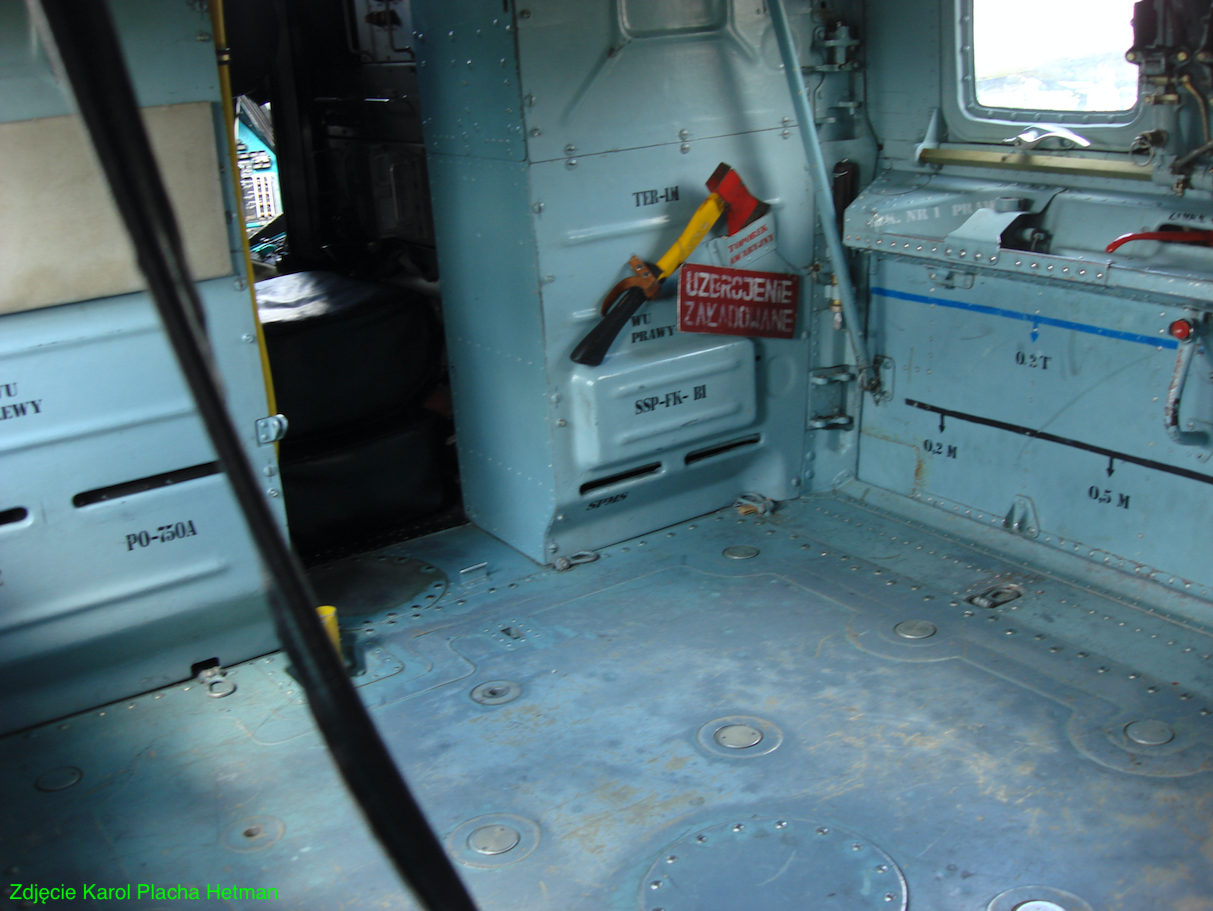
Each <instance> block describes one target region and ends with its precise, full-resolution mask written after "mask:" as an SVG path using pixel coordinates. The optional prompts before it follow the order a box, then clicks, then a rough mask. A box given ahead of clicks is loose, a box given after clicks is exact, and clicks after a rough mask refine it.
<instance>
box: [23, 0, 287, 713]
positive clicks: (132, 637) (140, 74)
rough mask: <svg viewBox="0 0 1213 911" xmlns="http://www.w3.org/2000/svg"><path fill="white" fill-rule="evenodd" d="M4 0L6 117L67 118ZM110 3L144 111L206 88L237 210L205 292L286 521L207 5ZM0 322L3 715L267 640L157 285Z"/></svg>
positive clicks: (93, 695) (75, 699) (122, 688)
mask: <svg viewBox="0 0 1213 911" xmlns="http://www.w3.org/2000/svg"><path fill="white" fill-rule="evenodd" d="M3 6H4V9H3V10H0V17H3V19H2V20H0V21H2V22H3V27H0V35H3V38H0V86H2V87H3V88H4V89H5V91H0V99H4V101H2V102H0V120H3V121H15V120H22V119H27V118H32V117H53V116H56V115H62V114H66V113H68V112H69V110H70V106H69V104H68V102H67V100H66V98H64V96H63V95H62V93H61V92H60V89H59V86H58V85H57V84H56V82H55V81H54V79H53V77H52V76H51V75H50V70H49V67H48V66H47V65H46V60H45V55H44V53H43V52H42V51H41V50H40V48H39V46H38V43H37V41H36V40H33V39H32V38H31V34H30V31H29V28H28V23H27V22H26V21H25V18H24V8H23V7H22V6H21V4H4V5H3ZM112 11H113V13H114V18H115V22H116V25H117V27H118V30H119V33H120V37H121V40H122V43H123V48H124V51H125V52H126V56H127V60H128V65H129V66H130V70H131V73H132V76H133V78H134V81H135V88H136V94H137V96H138V98H139V100H140V102H141V103H142V104H143V105H144V106H148V105H163V104H173V105H182V104H184V103H186V102H204V103H205V104H204V106H203V107H202V108H200V110H201V111H202V121H201V122H200V124H199V128H198V130H197V131H195V135H196V136H202V134H203V133H205V134H206V135H205V136H204V137H203V139H205V140H206V141H208V142H213V143H214V144H215V148H216V152H217V155H215V156H214V157H213V158H211V161H212V165H211V167H212V170H215V169H216V166H217V170H216V174H215V181H214V182H213V191H214V192H213V195H215V196H217V197H218V201H216V200H214V199H212V200H203V201H202V202H204V203H205V207H204V208H205V210H206V212H207V213H208V214H210V215H211V216H212V217H220V216H218V215H217V214H216V213H217V212H226V225H227V226H226V228H225V232H224V237H223V239H222V241H221V243H220V245H221V246H222V247H223V248H224V249H223V250H222V251H220V254H221V255H219V254H217V256H218V258H219V259H227V260H229V261H230V264H231V265H230V272H231V274H229V275H227V276H225V277H221V278H213V279H210V280H208V281H203V282H199V283H198V286H197V287H198V292H199V296H200V298H201V300H202V305H203V308H204V312H205V318H206V328H207V333H208V335H209V338H210V341H211V345H212V349H213V351H214V356H215V360H216V364H217V367H218V370H219V373H220V375H221V377H222V379H223V381H224V386H225V390H224V391H225V394H226V398H227V404H228V407H229V411H230V413H231V416H232V419H233V422H234V423H235V425H236V429H237V431H238V433H239V435H240V438H241V440H242V442H243V444H244V446H245V448H246V453H247V454H248V457H249V459H250V461H251V462H252V464H253V468H254V470H255V471H256V472H257V473H258V474H259V475H261V476H262V477H263V478H264V479H265V488H266V494H267V496H268V497H270V502H271V504H272V509H273V511H274V513H275V514H276V515H277V517H278V518H279V520H280V521H281V522H282V523H283V526H284V527H285V512H284V510H283V508H282V499H281V495H280V494H281V488H280V486H279V484H278V479H277V457H276V453H275V452H274V447H273V446H261V445H258V442H257V439H256V427H255V424H256V421H257V420H258V419H259V418H262V417H264V416H265V415H266V414H267V412H268V405H267V389H266V384H265V377H264V375H263V372H262V362H261V357H260V351H259V347H258V345H257V328H256V322H255V312H254V309H253V302H252V298H251V295H250V292H249V289H248V276H247V275H246V274H245V269H246V266H245V259H244V253H243V249H242V241H241V237H240V234H239V230H240V228H239V219H238V218H237V217H235V215H234V213H236V212H238V211H239V205H238V202H237V200H236V198H235V188H234V185H233V181H232V179H231V170H230V168H231V167H232V163H231V162H230V161H229V159H228V145H227V137H226V136H225V124H224V118H223V114H222V108H221V107H220V98H219V85H218V74H217V71H216V68H215V56H214V43H213V41H212V40H211V31H210V18H209V13H208V12H207V10H206V8H205V7H204V6H202V5H199V4H192V3H172V4H162V3H157V2H144V0H116V2H114V3H113V4H112ZM9 26H12V29H11V30H10V28H9ZM10 87H16V88H17V89H18V90H17V91H9V90H8V89H10ZM24 89H30V91H28V92H24V91H23V90H24ZM197 107H198V106H197V105H192V106H191V109H196V108H197ZM54 191H55V185H54V183H53V181H50V180H48V183H47V188H46V192H47V193H48V194H49V195H50V196H51V197H53V195H54ZM52 201H53V202H54V203H55V204H56V205H62V206H64V208H65V210H70V206H71V201H70V200H68V199H62V200H60V199H54V200H52ZM197 208H198V206H195V207H193V208H190V209H189V211H180V210H179V211H178V213H177V214H178V216H179V218H181V219H182V220H183V221H188V220H189V219H190V218H191V217H193V216H194V215H197V212H196V211H195V209H197ZM10 217H13V218H19V217H20V216H19V214H15V215H13V214H10ZM48 268H53V266H50V267H48ZM82 296H83V295H82ZM0 323H2V326H0V477H3V478H4V483H3V484H2V485H0V728H2V729H4V730H12V729H14V728H19V727H22V726H25V725H29V724H34V723H36V722H38V721H42V720H46V719H47V718H50V717H54V716H55V715H58V714H64V713H67V712H72V711H78V710H80V709H85V708H88V707H90V706H93V705H97V704H98V703H102V702H106V701H109V700H113V699H118V698H122V697H124V696H128V695H132V694H134V693H138V692H142V691H144V690H147V689H149V688H152V687H156V686H162V685H165V684H167V683H171V682H173V681H176V680H181V679H183V678H185V677H187V676H188V675H189V674H190V667H191V665H192V664H194V663H196V662H200V661H205V660H208V659H210V658H216V657H217V658H219V660H220V661H221V662H222V663H224V664H228V663H234V662H237V661H240V660H244V659H246V658H249V657H253V656H255V655H259V654H264V653H265V652H267V651H271V650H273V649H274V648H275V647H276V645H277V638H276V636H275V635H274V631H273V627H272V624H271V622H270V617H269V613H268V611H267V609H266V607H267V605H266V600H265V579H264V576H263V571H262V568H261V566H260V564H259V562H258V560H257V558H256V555H255V551H254V548H253V546H252V543H251V541H250V539H249V536H248V533H247V531H246V529H245V524H244V519H243V517H242V516H241V514H240V511H239V509H238V507H237V506H236V503H235V501H234V499H233V498H232V496H231V494H230V491H229V489H228V486H227V482H226V480H225V478H224V477H223V475H222V474H221V473H216V472H215V470H214V466H213V463H214V459H215V456H214V453H213V451H212V449H211V446H210V444H209V441H208V439H207V436H206V434H205V431H204V429H203V427H202V424H201V422H200V421H199V419H198V416H197V413H196V411H195V409H194V407H193V403H192V400H191V397H190V395H189V393H188V391H187V390H186V388H185V385H184V381H183V379H182V377H181V374H180V371H179V369H178V368H177V365H176V361H175V359H174V357H173V355H172V353H171V351H170V348H169V346H168V342H167V339H166V338H165V336H164V333H163V330H162V328H161V326H160V323H159V319H158V317H157V316H156V312H155V309H154V307H153V306H152V303H151V301H150V300H149V298H148V296H147V295H146V293H143V292H138V293H133V294H125V295H122V296H118V297H106V298H100V299H91V300H82V301H79V302H76V303H70V304H63V305H60V306H52V307H45V308H43V309H38V310H28V311H26V312H19V313H10V314H7V315H5V316H3V317H2V318H0ZM199 466H202V467H201V468H200V467H199ZM208 466H210V467H209V468H208ZM182 469H193V470H192V471H187V472H186V473H185V474H184V475H183V474H180V473H179V472H180V471H181V470H182ZM208 471H210V473H208ZM166 474H167V475H168V476H169V480H172V481H175V482H176V483H171V484H168V485H164V484H163V481H164V478H163V477H162V476H164V475H166ZM147 479H157V480H150V481H149V480H147ZM123 485H125V486H123ZM113 488H117V489H113ZM141 488H147V489H141ZM81 495H83V497H81Z"/></svg>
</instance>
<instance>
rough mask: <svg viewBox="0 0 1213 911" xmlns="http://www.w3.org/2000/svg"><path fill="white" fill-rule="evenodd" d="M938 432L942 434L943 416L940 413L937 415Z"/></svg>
mask: <svg viewBox="0 0 1213 911" xmlns="http://www.w3.org/2000/svg"><path fill="white" fill-rule="evenodd" d="M939 432H940V433H943V414H942V413H940V415H939Z"/></svg>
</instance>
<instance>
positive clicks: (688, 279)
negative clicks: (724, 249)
mask: <svg viewBox="0 0 1213 911" xmlns="http://www.w3.org/2000/svg"><path fill="white" fill-rule="evenodd" d="M799 300H800V277H799V276H797V275H786V274H784V273H782V272H750V271H748V270H745V269H725V268H723V267H720V266H703V265H697V264H694V263H687V264H686V265H684V266H683V267H682V275H681V277H680V278H679V280H678V328H679V329H680V330H681V331H683V332H713V333H716V334H718V335H753V336H761V337H763V338H792V336H793V335H794V334H795V332H796V306H797V302H798V301H799Z"/></svg>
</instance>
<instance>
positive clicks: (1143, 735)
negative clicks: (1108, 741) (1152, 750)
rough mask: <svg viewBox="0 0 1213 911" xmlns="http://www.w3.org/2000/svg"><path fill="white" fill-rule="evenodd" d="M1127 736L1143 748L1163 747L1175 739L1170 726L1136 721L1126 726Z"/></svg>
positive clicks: (1156, 722)
mask: <svg viewBox="0 0 1213 911" xmlns="http://www.w3.org/2000/svg"><path fill="white" fill-rule="evenodd" d="M1125 736H1126V737H1128V738H1129V739H1130V740H1132V741H1133V742H1134V743H1140V744H1141V745H1142V746H1150V747H1155V746H1161V745H1162V744H1164V743H1170V742H1171V741H1172V740H1174V739H1175V732H1174V731H1173V730H1171V727H1170V725H1166V724H1163V723H1162V722H1161V721H1134V722H1132V723H1130V724H1127V725H1125Z"/></svg>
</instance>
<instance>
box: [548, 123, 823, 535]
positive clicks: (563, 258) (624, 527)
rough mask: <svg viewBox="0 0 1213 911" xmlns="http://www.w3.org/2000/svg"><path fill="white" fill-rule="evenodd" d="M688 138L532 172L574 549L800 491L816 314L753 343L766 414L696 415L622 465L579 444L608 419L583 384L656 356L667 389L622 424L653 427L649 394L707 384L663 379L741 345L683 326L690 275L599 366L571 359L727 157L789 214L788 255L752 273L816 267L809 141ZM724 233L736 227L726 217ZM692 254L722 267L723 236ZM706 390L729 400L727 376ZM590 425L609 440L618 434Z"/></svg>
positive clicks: (556, 531) (783, 247)
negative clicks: (698, 419) (739, 417)
mask: <svg viewBox="0 0 1213 911" xmlns="http://www.w3.org/2000/svg"><path fill="white" fill-rule="evenodd" d="M683 147H684V146H683V144H681V143H673V144H665V145H658V146H652V147H648V148H639V149H631V150H627V151H622V152H610V153H603V154H597V155H587V156H580V157H578V158H577V163H576V165H574V166H571V167H570V165H569V163H568V162H566V161H564V160H558V161H547V162H540V163H537V164H534V165H532V166H531V168H530V174H531V194H532V211H533V212H534V211H535V210H536V209H538V212H537V214H536V215H535V218H534V226H535V227H534V230H535V236H536V240H537V244H538V255H539V270H540V274H541V280H542V281H543V286H542V289H543V325H544V331H545V333H546V339H545V348H546V354H547V368H548V382H549V384H550V386H551V388H552V389H553V390H554V392H555V393H556V394H557V395H560V396H562V398H561V401H560V402H558V403H557V405H556V407H555V409H554V410H553V417H554V418H555V419H556V427H555V430H554V432H553V435H552V444H553V457H554V465H555V473H556V500H557V510H556V516H557V517H560V518H557V519H556V520H555V522H554V523H553V526H552V530H551V533H550V534H551V536H552V538H553V539H554V540H555V541H556V543H557V545H558V547H559V552H560V553H568V552H570V551H577V550H585V549H594V548H597V547H601V546H603V545H604V544H608V543H611V542H614V541H619V540H622V539H624V538H626V537H629V536H631V535H634V534H643V533H645V532H647V531H650V530H652V529H654V528H660V527H662V526H664V525H668V524H670V523H671V522H673V521H675V520H681V519H686V518H689V517H691V516H695V515H700V514H702V513H705V512H708V511H710V510H712V509H715V508H718V507H719V506H721V505H724V504H726V503H728V502H730V501H731V500H732V499H733V497H735V496H736V495H737V494H738V493H740V492H742V491H749V490H754V491H758V492H761V493H763V494H764V495H766V496H769V497H773V498H775V499H788V498H790V497H794V496H797V495H798V493H799V486H798V485H799V482H800V461H801V453H802V448H803V445H804V434H803V430H804V413H805V395H806V393H805V387H806V382H807V380H806V376H807V360H808V355H807V350H806V345H807V342H806V341H805V339H804V337H803V336H804V334H805V331H806V330H807V322H806V319H805V317H804V314H803V312H802V313H801V314H800V316H799V317H798V321H797V337H796V338H793V339H787V340H783V339H771V338H754V339H750V340H748V341H745V342H744V344H745V345H746V346H747V347H751V350H752V367H751V369H750V375H751V377H752V379H747V380H746V381H744V383H745V387H747V388H748V386H749V384H750V383H752V384H753V388H754V389H755V400H754V401H755V405H754V408H755V410H754V412H753V417H752V418H751V419H750V420H748V421H736V422H734V421H727V422H724V423H722V424H721V425H712V424H706V425H704V426H703V427H701V428H698V429H697V428H696V427H695V425H693V424H691V425H689V426H688V428H687V429H686V431H685V432H684V433H685V436H684V437H683V438H682V440H681V441H680V442H674V441H667V442H668V445H662V444H661V441H660V440H652V441H651V442H652V443H653V445H650V446H648V447H644V446H641V445H639V441H637V443H636V444H632V445H629V446H628V447H627V448H626V450H625V449H621V448H614V449H613V450H611V452H610V454H609V458H606V459H604V461H602V462H600V463H596V464H591V463H590V462H589V461H587V460H586V459H585V457H584V455H583V454H582V453H579V451H578V441H579V440H582V439H584V435H583V430H584V427H583V425H584V424H585V422H587V421H593V420H594V419H595V417H596V415H592V414H590V413H589V412H587V411H586V410H585V409H584V408H581V407H580V406H579V402H578V399H577V397H576V395H573V396H570V395H569V393H570V391H571V390H576V389H577V388H584V386H585V385H586V384H587V383H588V384H592V383H595V382H597V381H598V380H599V378H600V377H601V378H606V377H611V376H613V375H614V374H616V373H617V372H620V371H621V370H623V369H626V368H624V367H623V366H622V365H629V366H630V365H634V364H638V363H643V364H645V365H646V366H645V370H646V371H647V372H648V375H649V377H650V379H651V381H653V383H654V385H653V387H652V388H653V390H654V391H653V392H647V393H645V394H644V395H639V394H638V395H636V396H633V398H632V405H633V408H632V412H633V413H632V414H631V415H625V416H623V417H622V418H621V420H627V421H630V422H632V424H633V425H634V426H633V427H631V428H628V429H626V430H620V431H617V432H620V433H624V434H627V433H631V432H634V431H636V432H638V431H643V429H644V427H643V426H642V425H641V422H646V421H647V419H648V418H649V417H652V414H651V413H649V412H644V411H643V410H641V411H637V410H636V409H637V407H639V408H641V409H643V407H644V404H643V401H640V402H638V400H643V399H644V398H646V397H647V396H652V395H655V394H657V392H658V391H660V393H661V394H662V395H663V396H664V395H665V394H666V393H668V392H671V391H674V392H678V391H685V392H686V393H687V394H689V395H690V394H693V387H694V385H696V384H683V385H685V386H686V389H685V390H683V388H682V385H678V384H677V383H675V384H674V385H669V384H668V383H667V384H664V385H663V383H662V381H661V379H660V378H661V377H662V376H663V375H664V376H666V377H668V378H670V379H673V378H674V377H676V376H678V375H679V373H680V371H679V367H678V364H679V361H680V359H682V358H684V357H687V356H688V355H689V356H694V353H695V352H707V351H712V350H716V349H717V348H718V346H719V345H720V343H721V342H722V341H726V340H728V337H727V336H719V335H711V334H700V333H683V332H679V331H678V330H677V323H678V316H677V307H676V300H675V298H676V281H677V276H674V277H673V278H671V279H670V280H668V281H667V282H666V287H665V288H663V291H662V294H661V296H660V297H659V298H658V299H656V300H654V301H651V302H649V303H647V304H645V305H644V306H643V307H642V308H641V309H640V311H639V312H638V313H637V314H636V316H635V317H633V319H632V323H631V324H630V325H629V326H628V327H627V328H625V330H624V331H623V332H621V333H620V335H619V337H618V338H617V339H616V341H615V344H614V345H613V346H612V347H611V351H610V353H609V354H608V355H607V357H606V360H605V361H604V362H603V364H602V365H601V366H600V367H597V368H587V367H584V366H581V365H576V364H574V363H573V362H572V361H571V360H570V359H569V353H570V352H571V351H572V350H573V348H574V347H575V346H576V344H577V343H578V342H579V341H580V340H581V338H582V337H583V336H584V335H585V334H586V333H587V332H588V331H589V330H590V329H591V328H592V327H593V326H594V324H595V323H596V322H597V320H598V319H599V310H598V306H599V304H600V302H601V299H602V296H603V295H604V294H605V293H606V292H607V291H608V290H609V289H610V287H611V286H612V285H613V284H614V283H615V282H616V281H618V280H619V279H620V278H623V277H624V276H625V274H627V270H626V266H625V263H626V262H627V259H628V257H629V256H631V255H632V254H636V255H638V256H640V257H641V258H643V259H649V260H652V259H656V258H657V257H659V256H660V255H661V254H662V253H664V252H665V250H666V249H667V248H668V247H669V246H670V245H671V244H672V243H673V242H674V241H675V240H676V239H677V238H678V235H679V234H680V233H681V231H682V229H683V227H684V226H685V225H686V223H687V221H688V220H689V219H690V218H691V215H692V214H693V213H694V211H695V209H696V208H697V207H698V206H699V204H700V203H701V202H702V201H703V200H704V198H705V197H706V196H707V188H706V187H705V186H704V181H705V180H706V179H707V177H708V176H709V175H710V174H711V173H712V171H713V170H714V169H715V168H716V166H717V165H718V164H719V163H720V162H722V161H724V162H727V163H728V164H730V165H732V166H733V167H734V168H735V169H736V170H737V172H738V173H739V174H740V175H741V177H742V179H743V180H744V181H745V182H746V185H747V186H748V188H749V189H750V191H751V192H753V193H754V195H756V196H758V197H760V198H761V199H764V200H766V201H768V202H770V203H771V206H772V209H773V211H774V221H775V230H776V244H777V252H776V253H774V254H769V255H767V256H765V257H763V258H761V259H759V260H757V261H755V262H754V263H752V264H750V265H749V266H748V267H747V268H751V269H754V270H757V271H771V272H787V271H796V270H799V269H803V268H804V267H806V266H807V265H808V264H809V263H810V261H811V258H812V253H811V251H812V242H813V239H812V231H813V220H812V219H813V209H812V203H811V197H810V195H809V190H810V187H809V184H808V177H807V174H806V172H805V168H804V163H803V150H802V149H801V148H800V147H799V144H798V143H797V142H796V141H795V139H794V137H793V138H786V137H785V136H784V131H783V130H764V131H760V132H755V133H744V134H739V135H734V136H724V137H718V138H715V139H707V140H701V141H695V140H692V141H689V142H688V143H686V144H685V147H686V150H685V151H683ZM719 231H720V233H723V226H722V228H721V229H719ZM692 259H693V260H694V261H699V262H715V259H714V258H713V252H712V250H711V245H710V243H705V244H704V245H702V246H701V247H700V248H699V250H698V251H696V253H695V255H694V256H693V257H692ZM807 284H808V283H807V282H802V289H801V293H802V296H807V294H808V290H807V287H806V286H807ZM698 382H699V383H701V384H702V383H704V381H703V380H700V381H698ZM706 385H707V386H708V390H707V394H708V395H709V396H712V397H713V398H714V397H715V395H716V392H715V390H716V388H717V386H716V384H715V383H706ZM737 391H740V388H739V389H738V390H737ZM722 393H723V389H722ZM745 395H748V393H745ZM693 403H694V400H693V399H692V400H691V404H692V405H693ZM678 407H688V406H678ZM709 407H711V406H709ZM675 410H676V409H675ZM560 421H564V422H565V423H564V424H561V423H560ZM700 431H702V432H700ZM589 432H590V433H591V434H593V435H596V434H601V433H602V432H603V428H601V427H596V428H593V429H592V430H591V431H589ZM734 443H740V445H736V446H734V447H733V448H722V449H721V451H720V452H719V453H718V454H715V455H712V456H709V457H706V458H698V455H699V454H701V453H702V451H703V450H705V449H710V448H712V447H717V446H720V447H725V446H728V445H729V444H734ZM625 453H626V454H625ZM688 456H689V457H690V459H689V461H688ZM653 465H657V466H659V467H658V468H656V469H654V470H652V471H650V472H648V473H645V474H643V475H637V476H634V477H632V478H628V479H624V480H622V481H620V482H619V483H613V484H604V483H603V482H604V481H608V480H609V479H610V478H612V477H615V476H617V475H620V474H624V473H627V472H629V471H632V470H635V469H638V468H641V467H644V466H653Z"/></svg>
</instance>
